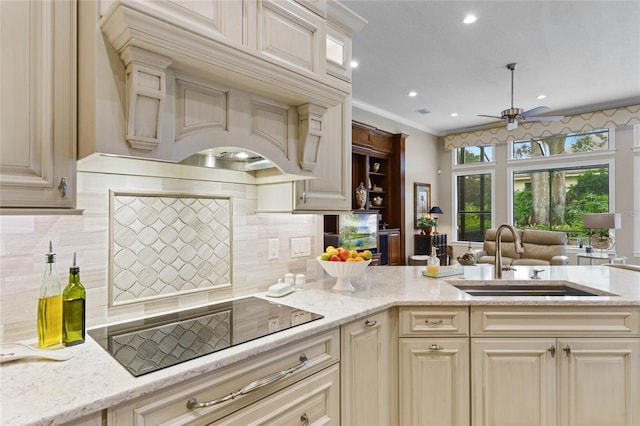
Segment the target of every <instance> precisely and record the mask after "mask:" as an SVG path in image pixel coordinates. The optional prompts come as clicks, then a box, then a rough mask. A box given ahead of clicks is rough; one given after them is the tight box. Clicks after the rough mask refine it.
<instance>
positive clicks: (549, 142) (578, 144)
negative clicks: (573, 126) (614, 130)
mask: <svg viewBox="0 0 640 426" xmlns="http://www.w3.org/2000/svg"><path fill="white" fill-rule="evenodd" d="M608 148H609V129H599V130H594V131H592V132H584V133H567V134H565V135H556V136H550V137H547V138H534V139H527V140H523V141H516V142H514V143H513V153H512V155H513V158H514V159H522V158H532V157H546V156H553V155H562V154H576V153H583V152H594V151H602V150H606V149H608Z"/></svg>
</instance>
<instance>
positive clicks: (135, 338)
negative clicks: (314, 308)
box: [87, 297, 323, 376]
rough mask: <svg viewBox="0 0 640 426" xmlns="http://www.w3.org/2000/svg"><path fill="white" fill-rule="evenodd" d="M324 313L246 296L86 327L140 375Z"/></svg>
mask: <svg viewBox="0 0 640 426" xmlns="http://www.w3.org/2000/svg"><path fill="white" fill-rule="evenodd" d="M320 318H323V316H322V315H318V314H314V313H313V312H308V311H304V310H301V309H297V308H294V307H291V306H287V305H282V304H280V303H276V302H271V301H268V300H263V299H259V298H257V297H247V298H244V299H237V300H232V301H229V302H224V303H217V304H214V305H207V306H203V307H200V308H194V309H189V310H186V311H181V312H175V313H172V314H166V315H160V316H157V317H153V318H145V319H141V320H136V321H131V322H127V323H124V324H116V325H110V326H106V327H101V328H95V329H92V330H88V331H87V332H88V333H89V335H90V336H91V337H92V338H93V339H94V340H95V341H97V342H98V343H99V344H100V345H101V346H102V347H103V348H105V349H106V350H107V352H109V353H110V354H111V355H112V356H113V357H114V358H115V359H116V360H117V361H118V362H119V363H120V364H122V365H123V366H124V367H125V368H126V369H127V370H129V372H130V373H131V374H133V375H134V376H141V375H143V374H146V373H151V372H153V371H157V370H160V369H163V368H166V367H170V366H172V365H176V364H179V363H181V362H185V361H188V360H191V359H194V358H198V357H200V356H204V355H208V354H210V353H213V352H217V351H220V350H223V349H226V348H229V347H231V346H235V345H239V344H240V343H245V342H248V341H250V340H254V339H257V338H259V337H264V336H267V335H269V334H273V333H277V332H278V331H282V330H286V329H288V328H291V327H295V326H297V325H301V324H305V323H308V322H311V321H315V320H317V319H320Z"/></svg>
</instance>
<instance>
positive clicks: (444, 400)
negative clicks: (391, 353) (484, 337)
mask: <svg viewBox="0 0 640 426" xmlns="http://www.w3.org/2000/svg"><path fill="white" fill-rule="evenodd" d="M399 357H400V399H399V400H400V424H402V425H418V424H419V425H456V426H458V425H465V424H466V425H468V424H469V342H468V341H467V339H462V338H450V339H447V338H443V339H415V338H404V339H400V352H399Z"/></svg>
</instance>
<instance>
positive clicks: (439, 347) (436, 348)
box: [429, 343, 444, 351]
mask: <svg viewBox="0 0 640 426" xmlns="http://www.w3.org/2000/svg"><path fill="white" fill-rule="evenodd" d="M429 349H431V350H432V351H441V350H443V349H444V348H443V347H442V346H440V345H437V344H435V343H434V344H433V345H431V346H429Z"/></svg>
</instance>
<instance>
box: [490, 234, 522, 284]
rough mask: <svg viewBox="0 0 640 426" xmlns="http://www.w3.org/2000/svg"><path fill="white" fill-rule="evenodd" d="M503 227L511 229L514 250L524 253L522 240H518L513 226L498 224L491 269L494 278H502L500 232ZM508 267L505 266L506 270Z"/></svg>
mask: <svg viewBox="0 0 640 426" xmlns="http://www.w3.org/2000/svg"><path fill="white" fill-rule="evenodd" d="M505 229H508V230H509V231H511V234H513V243H514V244H515V246H516V252H517V253H524V248H522V241H520V237H519V236H518V233H517V232H516V230H515V228H514V227H513V226H511V225H507V224H506V223H505V224H502V225H500V226H499V227H498V230H497V231H496V260H495V262H494V271H493V277H494V278H495V279H501V278H502V244H501V242H500V240H501V239H502V232H504V230H505ZM508 269H509V268H508V267H507V270H508Z"/></svg>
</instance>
